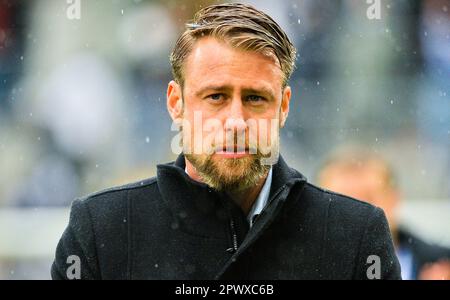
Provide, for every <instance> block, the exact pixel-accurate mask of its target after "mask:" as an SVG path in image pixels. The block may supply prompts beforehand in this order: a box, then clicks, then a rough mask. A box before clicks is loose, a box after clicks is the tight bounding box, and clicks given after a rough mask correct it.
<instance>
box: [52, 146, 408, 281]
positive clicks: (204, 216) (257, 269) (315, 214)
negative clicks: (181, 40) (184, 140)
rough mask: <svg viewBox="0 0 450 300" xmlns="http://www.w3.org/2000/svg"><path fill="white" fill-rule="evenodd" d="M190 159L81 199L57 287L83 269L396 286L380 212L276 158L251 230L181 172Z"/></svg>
mask: <svg viewBox="0 0 450 300" xmlns="http://www.w3.org/2000/svg"><path fill="white" fill-rule="evenodd" d="M184 168H185V161H184V156H183V155H180V156H179V157H178V159H177V161H176V162H174V163H170V164H164V165H158V169H157V176H156V177H155V178H151V179H148V180H144V181H141V182H138V183H134V184H129V185H125V186H122V187H117V188H112V189H108V190H105V191H101V192H99V193H96V194H93V195H90V196H87V197H86V198H84V199H81V200H75V201H74V202H73V204H72V209H71V215H70V221H69V224H68V226H67V228H66V230H65V232H64V234H63V235H62V237H61V240H60V242H59V244H58V247H57V249H56V258H55V261H54V263H53V265H52V268H51V275H52V278H54V279H66V278H67V277H66V274H67V273H66V271H67V269H68V267H70V266H71V265H70V264H68V260H67V258H68V257H69V256H71V255H77V256H78V257H79V258H80V260H81V278H82V279H367V270H368V268H369V267H370V266H371V265H372V261H369V263H368V262H367V260H368V257H369V256H371V255H377V256H378V257H379V258H380V263H381V265H380V267H381V269H380V270H381V279H400V267H399V263H398V260H397V257H396V255H395V252H394V247H393V243H392V239H391V235H390V231H389V227H388V224H387V221H386V218H385V215H384V213H383V211H382V210H381V209H379V208H376V207H374V206H372V205H370V204H367V203H364V202H361V201H358V200H355V199H351V198H348V197H346V196H342V195H338V194H335V193H333V192H330V191H326V190H323V189H320V188H318V187H316V186H314V185H312V184H310V183H308V182H307V181H306V179H305V177H303V176H302V175H301V174H300V173H299V172H297V171H296V170H294V169H292V168H289V167H288V166H287V165H286V163H285V162H284V161H283V159H282V158H281V157H280V159H279V161H278V163H277V164H276V165H274V166H273V179H272V186H271V190H270V196H269V202H268V204H267V206H266V208H265V209H264V211H263V212H262V213H261V214H260V215H259V216H258V217H257V219H256V221H255V223H254V225H253V227H252V228H251V229H250V230H249V225H248V222H247V219H246V216H245V215H244V213H243V212H242V210H241V209H240V208H239V207H238V206H237V205H236V204H235V203H234V202H233V201H232V200H231V199H229V198H228V197H227V196H226V195H225V193H219V192H217V191H215V190H213V189H211V188H209V187H208V186H207V185H205V184H203V183H199V182H196V181H194V180H192V179H191V178H190V177H189V176H188V175H187V174H186V173H185V170H184Z"/></svg>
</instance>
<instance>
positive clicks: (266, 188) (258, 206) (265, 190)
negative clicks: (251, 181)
mask: <svg viewBox="0 0 450 300" xmlns="http://www.w3.org/2000/svg"><path fill="white" fill-rule="evenodd" d="M184 171H185V172H186V174H188V175H189V173H188V171H187V168H185V169H184ZM271 186H272V167H270V170H269V174H267V178H266V181H265V182H264V185H263V187H262V189H261V192H259V195H258V198H256V200H255V203H253V206H252V209H250V212H249V213H248V215H247V221H248V224H250V227H252V225H253V219H254V217H255V216H257V215H259V214H260V213H261V212H262V211H263V209H264V207H266V205H267V201H269V194H270V187H271Z"/></svg>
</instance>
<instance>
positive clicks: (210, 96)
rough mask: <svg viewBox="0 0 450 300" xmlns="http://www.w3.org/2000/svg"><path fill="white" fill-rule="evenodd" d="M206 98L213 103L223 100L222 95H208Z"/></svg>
mask: <svg viewBox="0 0 450 300" xmlns="http://www.w3.org/2000/svg"><path fill="white" fill-rule="evenodd" d="M208 98H210V99H211V100H214V101H220V100H222V99H223V95H222V94H212V95H209V96H208Z"/></svg>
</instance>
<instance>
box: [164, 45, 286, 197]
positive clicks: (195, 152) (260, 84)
mask: <svg viewBox="0 0 450 300" xmlns="http://www.w3.org/2000/svg"><path fill="white" fill-rule="evenodd" d="M184 77H185V81H184V87H183V90H181V87H180V86H179V85H178V84H176V83H175V82H171V83H170V84H169V89H168V107H169V111H170V112H171V116H172V118H173V119H176V118H182V119H183V121H184V122H185V123H184V124H183V146H184V153H185V156H186V158H187V159H188V160H189V162H190V163H192V165H193V166H194V167H195V169H196V170H197V172H199V174H200V176H201V177H202V179H203V181H204V182H205V183H207V184H209V185H211V186H212V187H214V188H217V189H219V190H223V189H228V190H229V189H232V190H242V189H245V188H248V187H250V186H252V185H254V184H256V183H257V182H258V181H259V180H260V179H261V178H262V177H264V175H265V174H266V173H267V171H268V169H269V168H270V164H267V163H264V158H268V157H271V156H273V155H274V154H276V155H277V154H278V147H279V142H278V141H279V126H280V125H281V126H284V122H285V120H286V118H287V114H288V111H289V100H290V95H291V92H290V88H289V87H286V88H284V89H283V87H282V82H283V73H282V71H281V68H280V65H279V62H278V60H277V59H276V57H275V56H273V55H265V54H261V53H256V52H251V51H243V50H240V49H236V48H232V47H231V46H229V45H227V44H226V43H224V42H221V41H219V40H217V39H214V38H211V37H205V38H202V39H200V40H198V41H197V42H196V44H195V46H194V49H193V50H192V52H191V53H190V55H189V56H188V58H187V59H186V62H185V65H184ZM171 99H172V101H171ZM180 101H181V104H180ZM186 121H187V123H186ZM185 124H190V125H189V126H186V125H185ZM198 124H201V126H198Z"/></svg>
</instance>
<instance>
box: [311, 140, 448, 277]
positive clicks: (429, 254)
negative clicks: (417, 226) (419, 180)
mask: <svg viewBox="0 0 450 300" xmlns="http://www.w3.org/2000/svg"><path fill="white" fill-rule="evenodd" d="M318 184H319V186H321V187H324V188H326V189H328V190H331V191H333V192H337V193H341V194H343V195H347V196H350V197H354V198H356V199H361V200H363V201H366V202H368V203H370V204H372V205H375V206H377V207H380V208H382V209H383V210H384V212H385V214H386V217H387V219H388V222H389V227H390V229H391V232H392V236H393V239H394V245H395V248H396V253H397V256H398V258H399V261H400V265H401V269H402V278H403V279H446V280H450V260H449V259H450V249H447V248H444V247H440V246H437V245H432V244H428V243H426V242H424V241H423V240H421V239H420V238H419V237H417V236H415V235H414V234H413V233H411V232H408V231H407V230H406V229H404V228H402V226H401V224H399V221H398V208H399V205H400V203H401V192H400V190H399V187H398V185H397V181H396V178H395V176H394V171H393V170H392V168H391V166H390V165H389V163H388V162H387V161H386V160H385V159H384V158H383V157H382V156H380V155H377V154H375V153H373V152H372V151H370V150H368V149H365V148H363V147H345V148H342V149H338V150H337V151H336V152H335V153H333V154H332V155H330V157H329V158H328V159H327V160H326V161H325V163H324V165H323V166H322V167H321V168H320V170H319V172H318Z"/></svg>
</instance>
